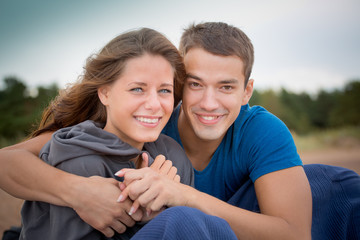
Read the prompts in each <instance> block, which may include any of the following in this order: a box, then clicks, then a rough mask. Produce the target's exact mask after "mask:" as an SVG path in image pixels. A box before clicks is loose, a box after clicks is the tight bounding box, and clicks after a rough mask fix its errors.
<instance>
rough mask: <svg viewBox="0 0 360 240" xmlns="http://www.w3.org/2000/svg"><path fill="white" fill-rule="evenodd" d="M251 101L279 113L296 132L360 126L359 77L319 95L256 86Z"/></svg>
mask: <svg viewBox="0 0 360 240" xmlns="http://www.w3.org/2000/svg"><path fill="white" fill-rule="evenodd" d="M250 105H252V106H253V105H260V106H263V107H265V108H266V109H267V110H269V111H270V112H272V113H273V114H275V115H276V116H277V117H279V118H280V119H281V120H282V121H284V122H285V124H286V125H287V126H288V128H289V129H290V130H291V131H293V132H296V133H297V134H306V133H309V132H311V131H316V130H324V129H332V128H343V127H348V126H352V127H359V126H360V80H359V79H357V80H353V81H350V82H349V83H347V84H346V85H345V86H344V88H343V89H340V90H333V91H324V90H320V91H319V92H318V93H317V94H316V96H310V95H309V94H308V93H300V94H296V93H292V92H288V91H287V90H285V89H282V90H281V91H280V92H274V91H273V90H266V91H262V92H260V91H257V90H254V93H253V97H252V98H251V99H250Z"/></svg>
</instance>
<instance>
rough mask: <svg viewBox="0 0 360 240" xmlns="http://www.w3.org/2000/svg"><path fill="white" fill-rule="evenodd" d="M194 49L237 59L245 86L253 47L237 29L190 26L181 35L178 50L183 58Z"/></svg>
mask: <svg viewBox="0 0 360 240" xmlns="http://www.w3.org/2000/svg"><path fill="white" fill-rule="evenodd" d="M196 47H198V48H202V49H204V50H206V51H208V52H210V53H212V54H215V55H222V56H237V57H239V58H240V59H241V60H242V61H243V63H244V76H245V86H246V85H247V82H248V80H249V78H250V75H251V69H252V66H253V64H254V47H253V45H252V43H251V40H250V39H249V38H248V36H246V34H245V33H244V32H243V31H241V30H240V29H239V28H237V27H234V26H231V25H228V24H226V23H222V22H205V23H200V24H196V25H195V24H191V25H190V26H189V27H188V28H186V29H185V30H184V33H183V34H182V37H181V41H180V46H179V50H180V53H181V55H182V56H185V54H186V53H187V52H188V51H189V50H190V49H191V48H196Z"/></svg>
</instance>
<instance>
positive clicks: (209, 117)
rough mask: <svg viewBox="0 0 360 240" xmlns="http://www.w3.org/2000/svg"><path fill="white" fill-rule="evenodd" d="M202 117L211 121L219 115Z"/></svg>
mask: <svg viewBox="0 0 360 240" xmlns="http://www.w3.org/2000/svg"><path fill="white" fill-rule="evenodd" d="M201 118H203V119H204V120H207V121H211V120H214V119H216V118H217V117H216V116H201Z"/></svg>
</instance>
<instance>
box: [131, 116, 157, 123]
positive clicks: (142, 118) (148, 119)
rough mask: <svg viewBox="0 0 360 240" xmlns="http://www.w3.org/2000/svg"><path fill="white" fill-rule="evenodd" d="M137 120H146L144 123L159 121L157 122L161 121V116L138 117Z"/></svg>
mask: <svg viewBox="0 0 360 240" xmlns="http://www.w3.org/2000/svg"><path fill="white" fill-rule="evenodd" d="M136 120H138V121H139V122H144V123H157V122H159V118H144V117H136Z"/></svg>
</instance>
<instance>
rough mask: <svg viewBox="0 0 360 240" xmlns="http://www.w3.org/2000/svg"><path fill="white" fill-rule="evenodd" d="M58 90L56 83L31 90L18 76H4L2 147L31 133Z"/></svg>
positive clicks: (0, 104)
mask: <svg viewBox="0 0 360 240" xmlns="http://www.w3.org/2000/svg"><path fill="white" fill-rule="evenodd" d="M58 90H59V89H58V87H57V85H56V84H52V85H50V86H48V87H43V86H41V87H37V88H36V89H33V90H30V89H28V87H27V86H26V85H25V84H24V82H22V81H21V80H20V79H18V78H16V77H6V78H4V88H3V89H1V90H0V113H1V114H0V144H1V145H0V147H3V146H5V145H9V144H8V143H10V144H12V143H13V141H19V139H21V138H24V137H25V136H27V135H28V134H30V133H31V132H32V131H33V130H34V128H35V125H36V124H37V123H38V122H39V121H40V119H41V114H42V110H43V109H44V108H45V107H46V106H47V105H48V103H49V102H50V100H52V99H53V98H54V97H55V96H56V95H57V94H58Z"/></svg>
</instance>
